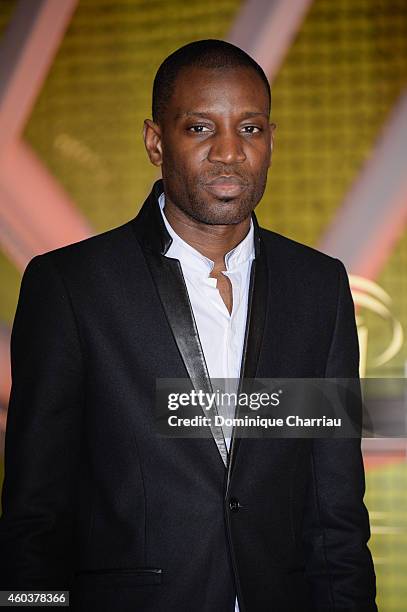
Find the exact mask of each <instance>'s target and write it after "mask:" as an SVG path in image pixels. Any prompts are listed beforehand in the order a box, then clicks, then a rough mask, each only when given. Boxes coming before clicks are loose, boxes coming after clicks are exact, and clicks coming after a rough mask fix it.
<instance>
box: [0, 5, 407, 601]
mask: <svg viewBox="0 0 407 612" xmlns="http://www.w3.org/2000/svg"><path fill="white" fill-rule="evenodd" d="M27 1H30V0H27ZM14 5H15V2H14V1H13V0H1V2H0V33H1V32H2V31H4V28H5V27H6V25H7V23H8V21H9V19H10V15H11V13H12V9H13V8H14ZM240 9H241V2H240V1H238V0H205V2H201V1H199V0H189V1H188V2H184V1H183V0H179V1H178V0H172V1H169V2H168V1H164V0H145V1H142V0H117V1H115V0H80V1H79V4H78V7H77V9H76V11H75V13H74V15H73V18H72V21H71V23H70V25H69V27H68V29H67V32H66V34H65V36H64V38H63V41H62V44H61V46H60V48H59V50H58V53H57V55H56V58H55V61H54V62H53V64H52V66H51V68H50V71H49V74H48V76H47V79H46V82H45V84H44V87H43V88H42V90H41V92H40V95H39V96H38V98H37V100H36V103H35V107H34V109H33V112H32V113H31V116H30V118H29V121H28V123H27V125H26V129H25V134H24V137H25V139H26V140H27V141H28V142H29V143H30V145H31V146H32V148H33V149H34V150H35V151H36V153H37V154H38V155H39V157H40V158H41V159H42V161H43V162H44V163H45V164H46V166H47V167H48V168H49V169H50V170H51V172H52V173H53V175H55V176H56V177H57V179H58V180H59V181H60V183H61V184H62V185H63V186H64V188H65V189H66V191H67V192H68V193H69V194H70V196H71V197H72V199H73V200H74V202H75V203H76V205H77V207H78V208H79V209H80V211H82V213H83V214H84V215H85V216H86V218H87V219H88V220H89V222H90V224H91V226H92V227H93V229H94V231H95V232H100V231H103V230H106V229H108V228H110V227H113V226H116V225H119V224H121V223H123V222H125V221H127V220H128V219H129V218H131V217H133V216H134V215H135V214H136V212H137V211H138V209H139V207H140V205H141V203H142V201H143V199H144V197H145V196H146V194H147V193H148V191H149V189H150V186H151V183H152V181H153V180H154V179H155V178H156V177H157V174H156V172H157V170H156V168H154V167H152V166H150V165H149V163H148V162H147V158H146V154H145V151H144V146H143V143H142V138H141V130H142V122H143V119H144V118H145V117H149V116H150V114H151V113H150V104H151V87H152V81H153V78H154V73H155V71H156V69H157V67H158V65H159V64H160V62H161V61H162V59H163V58H164V57H165V56H166V55H168V53H170V52H171V51H173V50H174V49H175V48H177V47H179V46H180V45H182V44H184V43H187V42H189V41H192V40H197V39H200V38H211V37H212V38H225V37H227V35H228V32H229V31H230V28H231V25H232V23H233V21H234V19H235V18H236V16H237V14H238V12H239V10H240ZM0 61H1V58H0ZM406 85H407V3H406V2H405V0H315V2H313V3H312V6H311V8H310V10H309V12H308V13H307V15H306V16H305V18H304V21H303V23H302V25H301V27H300V30H299V32H298V34H297V35H296V37H295V39H294V41H293V44H292V46H291V48H290V49H289V51H288V54H287V56H286V58H285V60H284V62H283V65H282V67H281V69H280V70H279V72H278V74H277V76H276V78H275V80H274V83H273V109H272V115H273V117H272V118H273V121H275V122H276V124H277V130H276V145H275V151H274V159H273V164H272V168H271V170H270V174H269V183H268V187H267V190H266V193H265V195H264V197H263V200H262V203H261V204H260V206H259V208H258V217H259V219H260V222H261V223H262V224H263V225H264V226H265V227H268V228H270V229H273V230H275V231H277V232H280V233H283V234H285V235H287V236H289V237H291V238H294V239H295V240H299V241H301V242H304V243H306V244H309V245H311V246H316V245H317V244H318V241H319V240H320V238H321V236H322V235H323V233H324V231H325V230H326V228H327V226H328V224H329V223H330V221H331V220H332V218H333V216H334V214H335V211H336V210H337V209H338V207H339V206H340V204H341V202H342V201H343V198H344V196H345V194H346V193H347V192H348V190H349V189H350V187H351V185H352V183H353V181H354V180H355V179H356V177H357V176H358V174H359V173H360V171H361V169H362V168H363V164H364V163H365V161H366V160H367V159H368V158H369V155H370V154H371V152H372V149H373V147H374V145H375V142H376V140H377V138H378V135H379V133H380V130H381V128H382V126H383V124H384V123H385V122H386V120H387V119H388V117H389V115H390V113H391V110H392V108H393V106H394V104H395V103H396V101H397V99H398V97H399V96H400V94H401V93H402V91H403V89H405V88H406ZM49 231H50V232H52V227H50V228H49ZM406 270H407V234H406V233H404V234H403V235H402V237H401V239H400V240H399V241H398V242H397V243H396V244H395V246H394V249H393V251H392V253H391V254H390V257H389V258H388V260H387V262H386V264H385V266H384V268H383V269H382V271H381V273H380V276H379V277H378V278H377V279H376V282H377V283H378V284H379V285H380V286H381V287H382V288H383V289H384V290H385V291H386V292H387V293H388V294H389V295H390V296H391V299H392V314H393V315H394V317H395V318H396V319H397V320H398V321H400V323H401V325H402V327H403V329H404V330H405V331H407V280H406ZM20 276H21V274H20V272H19V271H18V270H17V268H16V267H15V266H14V264H13V263H11V262H10V260H9V259H8V258H7V257H6V255H5V254H4V253H1V252H0V281H1V282H0V321H2V322H3V323H4V324H6V325H10V324H11V321H12V318H13V315H14V310H15V306H16V300H17V295H18V288H19V282H20ZM365 319H366V322H367V325H368V326H369V330H370V335H369V342H370V343H371V348H372V353H375V352H379V351H380V350H381V349H382V348H383V345H385V344H386V342H387V341H388V338H387V336H388V333H389V331H388V329H386V328H385V327H384V326H383V325H382V322H380V321H378V320H377V318H375V316H374V315H373V314H372V313H366V316H365ZM375 345H377V346H375ZM406 346H407V345H406V343H405V342H404V343H403V346H402V347H401V349H400V350H399V351H398V353H397V355H395V356H394V357H393V358H392V359H391V360H390V361H389V362H388V363H387V364H385V365H384V366H383V367H382V368H381V369H380V374H381V375H384V376H386V375H389V376H405V364H406V362H407V348H406ZM368 365H369V364H368ZM368 372H369V371H368ZM370 374H371V375H373V374H377V372H374V371H373V370H371V371H370ZM367 480H368V485H369V486H368V494H367V503H368V506H369V510H370V512H371V519H372V525H373V539H372V549H373V551H374V554H375V561H376V567H377V571H378V576H379V601H380V603H381V604H382V607H381V609H382V610H383V611H385V612H393V611H394V612H395V611H402V610H407V587H406V584H405V580H404V576H405V575H406V573H407V555H406V550H407V549H406V545H407V537H406V528H407V519H406V494H405V491H406V484H407V477H406V466H405V464H404V463H400V464H398V465H393V466H390V467H381V468H378V469H377V470H370V471H369V472H368V477H367Z"/></svg>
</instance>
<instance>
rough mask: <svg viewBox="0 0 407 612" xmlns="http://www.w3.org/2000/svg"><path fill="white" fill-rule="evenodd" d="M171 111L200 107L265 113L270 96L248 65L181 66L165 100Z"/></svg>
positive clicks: (213, 110) (187, 111)
mask: <svg viewBox="0 0 407 612" xmlns="http://www.w3.org/2000/svg"><path fill="white" fill-rule="evenodd" d="M167 108H168V111H169V112H170V113H171V115H174V114H175V115H180V114H182V113H189V112H196V111H199V110H201V111H203V112H220V113H227V114H229V113H230V112H238V111H239V110H241V111H244V112H247V111H252V112H261V113H266V114H268V112H269V99H268V93H267V90H266V86H265V84H264V82H263V80H262V79H261V77H260V75H258V74H257V72H256V71H255V70H253V69H252V68H249V67H245V66H244V67H241V66H237V67H227V68H197V67H189V68H183V69H182V70H181V71H180V73H179V74H178V76H177V78H176V81H175V84H174V90H173V93H172V96H171V98H170V100H169V101H168V107H167Z"/></svg>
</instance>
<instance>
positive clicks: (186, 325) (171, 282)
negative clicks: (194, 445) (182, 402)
mask: <svg viewBox="0 0 407 612" xmlns="http://www.w3.org/2000/svg"><path fill="white" fill-rule="evenodd" d="M144 254H145V257H146V261H147V264H148V266H149V269H150V272H151V275H152V277H153V280H154V283H155V285H156V287H157V291H158V294H159V296H160V300H161V304H162V306H163V309H164V312H165V315H166V317H167V320H168V323H169V325H170V328H171V331H172V333H173V336H174V339H175V342H176V344H177V347H178V350H179V352H180V354H181V357H182V360H183V362H184V364H185V367H186V370H187V372H188V376H189V377H190V379H191V381H192V384H193V386H194V388H195V389H196V391H199V390H200V389H202V390H203V391H204V392H205V393H212V385H211V380H210V378H209V373H208V369H207V366H206V362H205V357H204V354H203V350H202V346H201V342H200V339H199V334H198V329H197V326H196V322H195V318H194V315H193V311H192V307H191V303H190V301H189V297H188V290H187V287H186V285H185V280H184V277H183V274H182V269H181V265H180V263H179V261H178V260H177V259H172V258H169V257H165V256H163V255H159V254H156V253H153V252H151V251H145V252H144ZM202 410H203V413H204V414H205V416H210V417H212V422H213V423H214V415H215V414H216V413H217V412H216V408H215V409H214V408H212V409H210V410H204V409H203V408H202ZM211 432H212V437H213V439H214V441H215V444H216V446H217V448H218V451H219V454H220V457H221V459H222V461H223V464H224V466H225V467H226V465H227V462H228V452H227V448H226V443H225V439H224V436H223V431H222V428H221V427H216V426H215V425H212V427H211Z"/></svg>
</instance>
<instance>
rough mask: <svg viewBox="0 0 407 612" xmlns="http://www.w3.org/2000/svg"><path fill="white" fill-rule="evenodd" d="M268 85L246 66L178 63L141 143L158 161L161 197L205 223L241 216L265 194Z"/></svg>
mask: <svg viewBox="0 0 407 612" xmlns="http://www.w3.org/2000/svg"><path fill="white" fill-rule="evenodd" d="M268 114H269V109H268V96H267V91H266V88H265V86H264V83H263V82H262V80H261V78H260V77H259V76H258V75H257V74H256V72H255V71H254V70H252V69H250V68H245V67H242V68H240V67H237V68H229V69H206V68H188V69H184V70H183V71H182V72H181V73H180V74H179V76H178V78H177V81H176V83H175V89H174V93H173V95H172V96H171V99H170V100H169V102H168V106H167V109H166V111H165V113H164V116H163V117H162V118H161V120H160V125H156V124H154V123H153V122H151V121H146V124H145V125H146V127H145V139H146V147H147V150H148V153H149V156H150V159H151V161H152V162H153V163H154V164H155V165H157V166H159V165H161V166H162V176H163V179H164V189H165V194H166V197H167V198H168V199H169V200H170V201H171V202H172V203H173V204H174V205H175V206H177V207H178V208H179V209H181V210H182V211H183V212H184V213H185V214H186V215H188V216H189V217H192V218H193V219H195V220H196V221H198V222H201V223H206V224H210V225H230V224H237V223H240V222H241V221H243V220H244V219H246V218H247V217H248V216H249V215H250V213H251V212H252V210H253V209H254V208H255V206H256V205H257V204H258V202H259V200H260V198H261V197H262V195H263V192H264V189H265V186H266V181H267V171H268V168H269V166H270V160H271V148H272V134H271V132H272V128H271V126H270V125H269V117H268Z"/></svg>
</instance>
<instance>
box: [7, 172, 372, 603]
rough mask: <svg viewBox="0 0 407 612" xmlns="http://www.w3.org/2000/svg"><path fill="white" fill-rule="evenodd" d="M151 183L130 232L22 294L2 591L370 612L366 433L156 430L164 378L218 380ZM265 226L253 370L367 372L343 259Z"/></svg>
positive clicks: (252, 323)
mask: <svg viewBox="0 0 407 612" xmlns="http://www.w3.org/2000/svg"><path fill="white" fill-rule="evenodd" d="M162 189H163V186H162V182H161V181H159V182H157V183H156V184H155V186H154V188H153V191H152V193H151V194H150V196H149V197H148V198H147V200H146V202H145V204H144V206H143V207H142V209H141V211H140V213H139V214H138V215H137V217H136V218H135V219H132V220H131V221H129V222H128V223H125V224H124V225H122V226H120V227H117V228H115V229H113V230H110V231H108V232H105V233H103V234H100V235H98V236H95V237H92V238H89V239H87V240H83V241H81V242H79V243H76V244H72V245H69V246H66V247H63V248H59V249H56V250H54V251H51V252H48V253H45V254H43V255H39V256H36V257H34V258H33V259H32V260H31V261H30V263H29V264H28V266H27V268H26V270H25V272H24V276H23V279H22V284H21V291H20V297H19V301H18V307H17V312H16V316H15V321H14V326H13V331H12V342H11V360H12V380H13V384H12V392H11V398H10V405H9V414H8V424H7V433H6V448H5V482H4V488H3V497H2V503H3V516H2V518H1V520H0V551H1V553H0V565H1V567H0V586H1V588H2V589H10V588H20V589H26V590H27V589H32V588H37V589H39V588H53V589H63V588H65V589H70V591H71V601H72V605H71V609H74V610H84V611H85V610H86V611H88V610H98V611H99V612H103V611H106V612H111V611H112V612H113V611H116V610H118V611H120V612H130V611H131V612H136V611H137V612H138V611H143V612H144V611H145V612H168V611H176V612H191V610H194V611H196V612H224V611H228V612H232V611H233V610H234V598H235V594H236V592H237V596H238V600H239V606H240V610H241V612H257V611H263V610H273V611H275V612H280V611H281V612H282V611H287V612H288V611H289V612H299V611H301V612H303V611H312V612H315V611H321V612H322V611H323V612H327V611H328V610H332V611H336V612H345V611H347V612H351V611H352V612H362V611H363V612H371V611H374V610H376V606H375V603H374V599H375V576H374V570H373V565H372V560H371V555H370V553H369V550H368V548H367V545H366V543H367V540H368V538H369V522H368V514H367V511H366V508H365V506H364V505H363V494H364V473H363V465H362V459H361V453H360V441H359V440H357V439H347V440H344V439H336V440H326V439H325V440H324V439H314V440H311V439H265V438H263V439H241V440H238V439H237V438H236V439H234V440H233V442H232V449H231V455H230V458H229V460H228V459H227V453H226V448H225V443H224V439H223V436H222V432H221V431H219V430H216V429H214V430H213V432H212V433H213V436H212V437H209V438H207V439H196V438H195V439H180V438H178V439H172V438H163V437H160V436H158V434H157V432H156V428H155V423H154V415H153V406H154V397H155V396H154V394H155V381H156V378H158V377H162V378H186V377H188V376H189V377H191V378H193V379H194V380H196V381H198V383H199V384H200V385H201V386H202V387H203V388H204V389H205V388H207V385H208V384H209V383H208V375H207V370H206V366H205V361H204V358H203V353H202V349H201V346H200V343H199V337H198V333H197V329H196V326H195V323H194V319H193V315H192V312H191V309H190V305H189V300H188V296H187V293H186V289H185V284H184V281H183V278H182V272H181V269H180V265H179V262H177V261H176V260H174V259H169V258H166V257H165V256H164V255H163V253H165V252H166V250H167V249H168V247H169V245H170V242H171V238H170V237H169V235H168V233H167V232H166V229H165V226H164V224H163V222H162V218H161V215H160V212H159V209H158V202H157V198H158V196H159V194H160V193H161V192H162ZM253 219H254V222H255V248H256V258H255V260H254V263H253V267H252V277H251V287H250V296H249V313H248V315H249V316H248V325H247V330H246V342H245V349H244V356H243V366H242V373H243V374H244V376H245V377H255V376H257V377H261V378H272V377H277V378H278V377H281V378H282V377H356V376H357V375H358V344H357V335H356V329H355V319H354V309H353V303H352V298H351V294H350V290H349V285H348V280H347V276H346V272H345V269H344V267H343V265H342V264H341V263H340V262H339V261H337V260H335V259H332V258H330V257H328V256H326V255H323V254H322V253H319V252H317V251H315V250H313V249H311V248H308V247H306V246H303V245H301V244H298V243H296V242H293V241H292V240H289V239H287V238H284V237H283V236H280V235H278V234H275V233H273V232H270V231H266V230H264V229H260V228H259V227H258V225H257V222H256V219H255V217H254V216H253Z"/></svg>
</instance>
